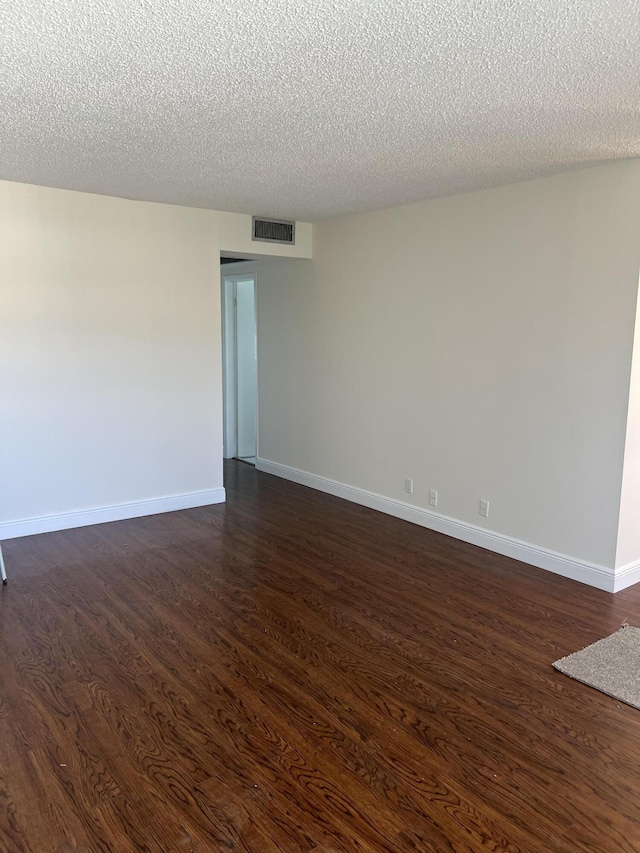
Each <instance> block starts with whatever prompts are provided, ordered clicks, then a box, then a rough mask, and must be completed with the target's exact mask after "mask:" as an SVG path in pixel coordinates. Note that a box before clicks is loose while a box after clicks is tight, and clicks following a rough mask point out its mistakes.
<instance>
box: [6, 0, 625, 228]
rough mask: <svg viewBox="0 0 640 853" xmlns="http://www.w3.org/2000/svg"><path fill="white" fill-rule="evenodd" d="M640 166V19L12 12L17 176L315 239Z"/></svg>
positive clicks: (202, 9) (396, 11) (133, 5)
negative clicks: (287, 224) (368, 213)
mask: <svg viewBox="0 0 640 853" xmlns="http://www.w3.org/2000/svg"><path fill="white" fill-rule="evenodd" d="M638 155H640V0H387V2H385V0H297V2H294V0H251V2H249V0H84V2H81V0H0V178H4V179H7V180H13V181H25V182H29V183H36V184H44V185H50V186H57V187H66V188H70V189H78V190H86V191H90V192H96V193H104V194H108V195H116V196H125V197H129V198H137V199H149V200H154V201H165V202H173V203H177V204H186V205H193V206H197V207H209V208H214V209H218V210H228V211H238V212H244V213H255V214H260V215H263V216H266V215H277V216H282V217H288V218H296V219H303V220H314V219H322V218H326V217H331V216H336V215H339V214H343V213H352V212H357V211H365V210H373V209H376V208H382V207H389V206H392V205H397V204H402V203H405V202H410V201H417V200H419V199H424V198H429V197H434V196H441V195H448V194H453V193H459V192H464V191H467V190H474V189H478V188H481V187H487V186H494V185H497V184H503V183H510V182H513V181H518V180H522V179H525V178H530V177H534V176H537V175H545V174H550V173H553V172H558V171H563V170H566V169H571V168H576V167H580V166H585V165H589V164H592V163H598V162H601V161H603V160H609V159H615V158H620V157H633V156H638Z"/></svg>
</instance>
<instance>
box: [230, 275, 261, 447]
mask: <svg viewBox="0 0 640 853" xmlns="http://www.w3.org/2000/svg"><path fill="white" fill-rule="evenodd" d="M222 293H223V301H224V306H223V307H224V313H223V316H224V327H223V328H224V347H223V352H224V380H225V388H224V392H225V393H224V405H225V418H224V422H225V453H224V455H225V457H226V458H230V457H234V456H235V457H237V458H239V459H250V460H251V461H254V460H255V456H256V443H257V398H258V369H257V334H256V299H255V276H253V275H237V276H223V288H222Z"/></svg>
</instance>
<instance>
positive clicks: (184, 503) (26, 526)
mask: <svg viewBox="0 0 640 853" xmlns="http://www.w3.org/2000/svg"><path fill="white" fill-rule="evenodd" d="M225 500H226V495H225V490H224V489H223V488H222V487H220V488H217V489H202V490H201V491H198V492H189V493H187V494H182V495H167V496H166V497H162V498H152V499H151V500H144V501H132V502H130V503H122V504H114V505H113V506H100V507H93V508H92V509H81V510H77V511H75V512H62V513H56V514H55V515H42V516H39V517H36V518H22V519H17V520H16V521H6V522H1V523H0V541H1V540H3V539H15V538H16V537H18V536H33V535H35V534H37V533H51V532H53V531H54V530H68V529H70V528H72V527H86V526H87V525H88V524H103V523H104V522H108V521H123V520H125V519H127V518H140V517H141V516H144V515H157V514H159V513H162V512H175V511H176V510H180V509H192V508H193V507H198V506H209V505H210V504H219V503H224V501H225Z"/></svg>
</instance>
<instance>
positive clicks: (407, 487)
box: [404, 477, 413, 495]
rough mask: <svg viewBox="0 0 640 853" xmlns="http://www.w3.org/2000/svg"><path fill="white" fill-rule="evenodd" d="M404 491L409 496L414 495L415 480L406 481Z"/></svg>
mask: <svg viewBox="0 0 640 853" xmlns="http://www.w3.org/2000/svg"><path fill="white" fill-rule="evenodd" d="M404 490H405V492H406V493H407V494H409V495H412V494H413V480H410V479H409V478H408V477H407V479H406V480H405V481H404Z"/></svg>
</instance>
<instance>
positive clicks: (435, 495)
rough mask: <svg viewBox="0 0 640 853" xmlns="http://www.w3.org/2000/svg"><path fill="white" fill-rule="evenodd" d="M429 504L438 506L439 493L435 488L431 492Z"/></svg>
mask: <svg viewBox="0 0 640 853" xmlns="http://www.w3.org/2000/svg"><path fill="white" fill-rule="evenodd" d="M429 506H438V493H437V492H436V490H435V489H431V491H430V492H429Z"/></svg>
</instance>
